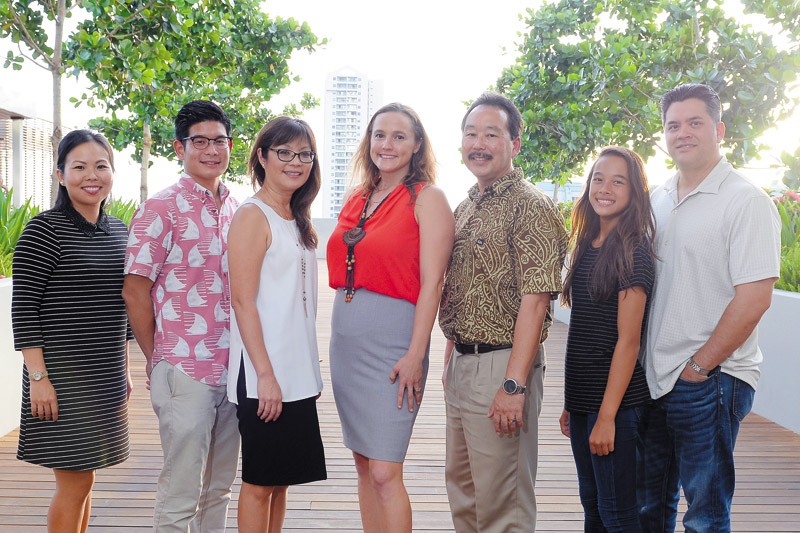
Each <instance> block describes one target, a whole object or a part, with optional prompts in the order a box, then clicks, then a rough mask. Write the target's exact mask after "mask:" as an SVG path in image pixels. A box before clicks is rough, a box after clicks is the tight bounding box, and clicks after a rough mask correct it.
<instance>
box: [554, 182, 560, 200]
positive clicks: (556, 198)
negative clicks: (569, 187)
mask: <svg viewBox="0 0 800 533" xmlns="http://www.w3.org/2000/svg"><path fill="white" fill-rule="evenodd" d="M560 186H561V183H559V182H557V181H554V182H553V202H554V203H556V204H558V189H559V187H560Z"/></svg>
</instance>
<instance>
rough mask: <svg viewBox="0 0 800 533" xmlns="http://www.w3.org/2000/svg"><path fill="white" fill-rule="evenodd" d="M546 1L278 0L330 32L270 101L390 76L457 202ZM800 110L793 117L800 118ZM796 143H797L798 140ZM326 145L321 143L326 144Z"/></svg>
mask: <svg viewBox="0 0 800 533" xmlns="http://www.w3.org/2000/svg"><path fill="white" fill-rule="evenodd" d="M540 3H541V2H539V1H538V0H499V1H496V2H493V3H491V5H488V4H487V3H486V2H485V1H480V2H479V1H477V0H461V1H460V2H457V3H454V2H438V1H436V0H405V1H404V2H402V3H395V4H391V5H387V4H376V3H375V2H374V1H368V0H346V1H341V2H332V1H330V0H302V1H300V2H298V1H297V0H269V1H268V2H264V6H265V7H264V9H265V10H266V11H267V12H268V13H269V14H270V15H271V16H281V17H284V18H288V17H294V18H295V19H297V20H299V21H306V22H308V23H309V25H310V27H311V29H312V30H313V31H314V33H316V34H317V36H319V37H327V38H328V40H329V42H328V44H327V45H325V46H324V47H321V48H319V49H318V50H317V51H316V52H314V53H311V54H308V53H305V52H302V53H299V52H298V53H295V54H294V56H293V57H292V59H291V61H290V66H291V69H292V71H293V73H294V74H295V75H299V76H300V77H301V78H302V80H301V81H300V82H299V83H293V84H292V85H290V87H289V88H288V89H286V90H285V91H284V92H283V93H282V94H281V95H280V96H279V97H277V98H275V99H274V100H273V101H272V102H270V108H271V109H272V110H273V111H275V112H277V111H280V110H281V109H282V108H283V106H284V105H285V104H286V103H289V102H297V101H299V99H300V96H301V95H302V93H304V92H309V93H312V94H313V95H315V96H316V97H318V98H320V99H323V98H324V96H325V78H326V76H327V74H328V73H329V72H332V71H335V70H338V69H339V68H341V67H344V66H349V67H352V68H353V69H355V70H357V71H359V72H361V73H363V74H364V75H366V76H367V77H368V78H371V79H377V80H382V81H383V86H384V103H389V102H393V101H399V102H402V103H404V104H407V105H410V106H411V107H413V108H414V109H415V110H416V111H417V112H418V113H419V115H420V117H421V118H422V121H423V124H424V125H425V128H426V130H427V131H428V134H429V136H430V137H431V141H432V144H433V148H434V151H435V153H436V156H437V159H438V161H439V167H440V172H439V184H440V186H441V187H442V188H443V189H444V190H445V192H446V194H447V196H448V199H449V200H450V203H451V204H452V205H456V204H457V203H458V202H459V201H460V200H461V199H463V198H464V197H465V196H466V191H467V189H468V188H469V186H471V185H472V184H473V183H474V181H475V180H474V177H473V176H472V175H471V174H470V173H469V171H468V170H467V169H466V167H464V166H463V164H462V163H461V157H460V154H459V151H458V149H459V147H460V138H461V134H460V123H461V118H462V116H463V113H464V110H465V106H464V104H463V102H464V101H465V100H471V99H474V98H475V97H477V96H478V95H479V94H480V93H481V92H482V91H484V90H486V89H487V88H489V87H490V86H492V85H493V84H494V83H495V81H496V80H497V78H498V76H499V74H500V73H501V71H502V70H503V68H504V67H506V66H508V65H510V64H512V62H513V60H514V58H515V57H516V55H517V47H516V45H515V43H516V42H518V41H519V36H518V33H519V32H520V31H522V30H524V29H525V28H524V25H523V23H522V21H520V19H519V14H520V13H523V12H524V11H525V10H526V9H527V8H533V7H536V6H538V5H539V4H540ZM6 49H7V45H6V44H5V43H3V44H0V55H3V56H4V55H5V50H6ZM0 79H2V83H0V107H5V106H4V105H3V101H4V100H6V99H8V98H10V99H11V100H12V102H13V101H16V102H20V101H22V102H24V103H25V107H26V110H21V111H23V112H26V111H27V112H29V113H33V114H34V115H35V116H38V117H41V118H45V119H49V118H50V117H51V114H52V113H51V111H50V100H51V97H50V77H49V74H48V73H46V72H44V71H41V70H40V69H35V68H33V67H26V68H25V70H24V71H23V73H16V72H12V71H11V70H9V69H2V70H0ZM79 87H80V85H79V84H78V83H76V81H75V80H74V79H67V80H66V83H65V91H64V92H65V95H67V96H66V98H65V104H64V121H65V123H66V124H67V125H70V126H73V127H82V126H84V125H85V121H86V120H87V117H88V116H90V115H91V113H92V110H88V109H87V108H85V107H81V108H78V109H74V108H73V107H72V106H71V105H70V104H69V103H68V102H67V101H66V99H67V98H68V97H69V96H70V95H73V94H80V89H79ZM34 95H35V96H34ZM322 110H323V106H320V107H319V108H317V109H316V110H312V111H310V112H308V113H307V114H306V116H305V118H306V120H308V121H309V123H310V124H311V126H312V128H313V129H314V130H315V132H317V138H318V141H320V144H323V143H324V140H323V139H322V132H323V131H324V129H323V127H324V119H323V113H322ZM798 115H800V113H796V117H795V118H794V119H790V121H789V122H790V123H792V121H794V122H793V123H795V124H796V123H797V122H798V119H797V116H798ZM795 129H796V128H795ZM784 132H785V130H784ZM255 133H256V132H253V134H254V135H255ZM789 137H791V136H789ZM772 139H773V140H771V141H770V142H771V143H772V144H773V145H776V146H779V145H780V144H781V142H782V139H787V137H786V136H785V135H784V136H783V137H781V136H780V134H775V133H773V136H772ZM789 142H790V143H791V144H793V145H796V141H795V140H793V139H789ZM318 148H319V150H320V151H322V149H323V146H319V147H318ZM793 149H794V148H792V150H793ZM777 153H780V150H777ZM123 159H124V158H123V157H120V158H119V162H118V164H117V167H118V168H117V181H116V183H115V194H116V195H117V196H118V197H123V198H137V197H138V180H139V178H138V167H137V166H136V165H135V164H132V163H127V162H125V161H123ZM759 166H765V165H764V164H761V165H759ZM177 169H178V164H177V163H169V162H163V163H159V164H156V165H155V166H154V167H152V168H151V170H150V180H149V181H150V192H151V193H153V192H155V191H157V190H159V189H161V188H163V187H165V186H167V185H169V184H170V183H172V182H173V181H174V179H175V176H176V172H177ZM323 172H324V169H323ZM648 173H649V176H650V180H651V182H652V183H661V182H663V181H664V180H665V179H666V178H667V177H668V176H669V175H670V174H671V171H669V170H668V169H667V168H666V167H665V166H664V165H663V159H660V158H659V159H657V158H654V159H653V160H651V164H649V165H648ZM753 173H754V174H756V176H754V177H756V178H757V179H759V181H761V182H762V183H763V184H765V185H767V184H769V183H770V182H773V181H775V179H774V178H775V177H776V174H775V173H774V172H767V173H757V172H755V171H753ZM249 193H250V188H249V187H241V188H238V189H237V196H242V197H243V196H245V195H247V194H249ZM315 213H316V211H315Z"/></svg>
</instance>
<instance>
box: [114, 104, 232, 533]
mask: <svg viewBox="0 0 800 533" xmlns="http://www.w3.org/2000/svg"><path fill="white" fill-rule="evenodd" d="M230 134H231V124H230V120H229V119H228V117H227V115H226V114H225V112H224V111H223V110H222V109H220V108H219V107H218V106H217V105H216V104H214V103H212V102H208V101H201V100H196V101H193V102H190V103H188V104H186V105H184V106H183V107H182V108H181V110H180V111H179V112H178V115H177V116H176V118H175V138H176V139H175V141H174V143H173V146H174V148H175V152H176V153H177V155H178V159H180V160H182V161H183V175H182V176H181V178H180V180H179V181H178V183H176V184H175V185H173V186H171V187H169V188H167V189H165V190H163V191H161V192H159V193H158V194H156V195H155V196H153V197H152V198H150V199H149V200H147V201H146V202H144V203H143V204H142V205H141V206H140V207H139V209H138V211H137V212H136V214H135V215H134V218H133V221H132V222H131V228H130V236H129V238H128V250H127V254H126V262H125V274H126V275H125V284H124V286H123V289H122V296H123V298H124V299H125V304H126V306H127V309H128V317H129V319H130V323H131V327H132V328H133V332H134V335H135V336H136V340H137V342H138V343H139V347H140V348H141V349H142V352H144V355H145V357H146V358H147V376H148V378H149V380H150V399H151V401H152V404H153V410H154V411H155V413H156V415H157V417H158V425H159V432H160V434H161V447H162V449H163V452H164V466H163V468H162V470H161V475H160V476H159V479H158V494H157V496H156V504H155V512H154V531H157V532H181V533H186V532H188V531H189V530H190V529H191V531H192V532H212V531H213V532H223V531H224V530H225V523H226V519H227V513H228V504H229V502H230V497H231V485H232V484H233V481H234V479H235V477H236V469H237V466H238V459H239V431H238V426H237V420H236V406H235V405H233V404H231V403H228V400H227V398H226V381H227V374H228V371H227V368H228V345H229V339H230V331H229V316H230V290H229V285H228V251H227V235H228V227H229V225H230V221H231V218H232V217H233V213H234V211H235V209H236V207H237V202H236V200H234V199H233V197H231V196H230V193H229V191H228V189H227V188H226V187H225V185H224V184H223V183H222V181H221V178H222V175H223V174H224V173H225V170H227V168H228V162H229V160H230V149H231V146H232V144H231V137H230Z"/></svg>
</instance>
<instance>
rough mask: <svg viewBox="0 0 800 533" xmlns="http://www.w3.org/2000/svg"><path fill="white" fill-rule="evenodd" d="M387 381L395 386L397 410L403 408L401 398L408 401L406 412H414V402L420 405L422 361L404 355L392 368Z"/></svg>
mask: <svg viewBox="0 0 800 533" xmlns="http://www.w3.org/2000/svg"><path fill="white" fill-rule="evenodd" d="M389 381H390V382H391V383H394V382H395V381H398V384H397V408H398V409H402V408H403V396H404V395H405V396H406V397H407V399H408V410H409V411H411V412H412V413H413V412H414V402H415V401H416V404H417V405H419V404H421V403H422V359H421V358H419V357H414V356H412V355H409V354H408V353H406V354H405V355H404V356H403V357H401V358H400V360H399V361H397V364H395V365H394V368H392V373H391V375H390V376H389Z"/></svg>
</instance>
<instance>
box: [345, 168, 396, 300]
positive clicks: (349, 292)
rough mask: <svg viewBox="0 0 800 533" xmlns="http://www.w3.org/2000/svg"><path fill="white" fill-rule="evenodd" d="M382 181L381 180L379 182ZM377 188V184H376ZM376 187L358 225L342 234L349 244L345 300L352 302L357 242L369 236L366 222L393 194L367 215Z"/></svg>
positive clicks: (366, 203) (384, 198) (370, 194)
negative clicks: (365, 227)
mask: <svg viewBox="0 0 800 533" xmlns="http://www.w3.org/2000/svg"><path fill="white" fill-rule="evenodd" d="M378 183H380V182H378ZM376 188H377V185H376ZM375 190H376V189H372V190H371V191H370V193H369V196H367V201H366V202H364V209H363V210H362V211H361V217H360V218H359V219H358V224H356V227H354V228H352V229H350V230H347V231H345V232H344V235H342V240H343V241H344V243H345V244H346V245H347V259H345V266H346V267H347V271H346V272H345V284H344V301H345V302H350V301H351V300H352V299H353V295H354V294H355V292H356V289H355V268H356V257H355V247H356V244H358V243H359V242H361V241H362V240H363V239H364V237H366V236H367V232H366V230H364V224H365V223H366V222H367V220H369V219H370V218H372V217H373V216H374V215H375V213H377V212H378V209H380V207H381V206H382V205H383V202H385V201H386V199H387V198H389V196H391V194H392V193H391V191H390V192H389V194H387V195H386V196H384V197H383V200H381V201H380V203H378V205H377V206H375V209H373V210H372V213H370V214H369V216H367V209H369V202H370V200H372V195H373V194H374V193H375Z"/></svg>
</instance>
